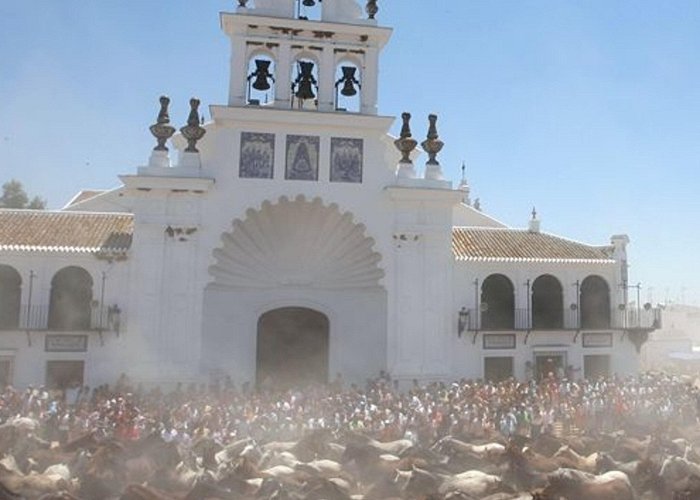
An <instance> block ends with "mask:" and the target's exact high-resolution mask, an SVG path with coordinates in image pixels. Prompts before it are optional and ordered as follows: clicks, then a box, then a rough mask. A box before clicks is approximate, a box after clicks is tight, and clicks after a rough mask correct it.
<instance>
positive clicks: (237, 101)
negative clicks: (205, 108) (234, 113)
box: [228, 35, 248, 106]
mask: <svg viewBox="0 0 700 500" xmlns="http://www.w3.org/2000/svg"><path fill="white" fill-rule="evenodd" d="M246 58H247V54H246V42H245V39H244V38H243V37H241V36H238V35H234V36H232V37H231V77H230V78H231V79H230V83H229V94H228V104H229V106H245V105H246V87H247V81H246V78H247V77H248V61H247V60H246Z"/></svg>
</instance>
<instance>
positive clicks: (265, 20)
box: [221, 0, 391, 115]
mask: <svg viewBox="0 0 700 500" xmlns="http://www.w3.org/2000/svg"><path fill="white" fill-rule="evenodd" d="M237 1H238V7H237V9H236V12H235V13H222V14H221V26H222V29H223V30H224V32H225V33H226V34H227V35H228V37H229V38H230V40H231V77H230V84H229V99H228V105H229V106H230V107H271V108H275V109H292V110H307V111H318V112H325V113H335V112H345V113H347V112H353V113H358V114H364V115H376V114H377V93H378V92H377V90H378V89H377V84H378V71H379V52H380V51H381V50H382V48H383V47H384V45H385V44H386V43H387V42H388V40H389V38H390V36H391V29H389V28H384V27H379V26H378V25H377V21H376V19H375V16H376V14H377V12H378V7H377V1H376V0H369V1H367V2H366V5H365V8H364V9H363V8H362V7H361V6H360V4H359V3H358V0H254V1H253V0H237Z"/></svg>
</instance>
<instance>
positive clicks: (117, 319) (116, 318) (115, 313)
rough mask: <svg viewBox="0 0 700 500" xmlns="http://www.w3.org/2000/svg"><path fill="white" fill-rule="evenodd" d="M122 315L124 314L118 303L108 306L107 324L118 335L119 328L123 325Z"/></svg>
mask: <svg viewBox="0 0 700 500" xmlns="http://www.w3.org/2000/svg"><path fill="white" fill-rule="evenodd" d="M121 315H122V310H121V309H120V308H119V306H118V305H117V304H114V305H112V306H109V307H108V308H107V324H108V325H109V327H110V329H111V330H112V331H113V332H114V333H116V334H117V337H119V328H120V326H121Z"/></svg>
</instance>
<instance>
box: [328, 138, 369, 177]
mask: <svg viewBox="0 0 700 500" xmlns="http://www.w3.org/2000/svg"><path fill="white" fill-rule="evenodd" d="M362 155H363V141H362V139H345V138H342V137H333V138H331V182H355V183H361V182H362Z"/></svg>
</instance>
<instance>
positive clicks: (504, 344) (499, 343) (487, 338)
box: [483, 333, 515, 349]
mask: <svg viewBox="0 0 700 500" xmlns="http://www.w3.org/2000/svg"><path fill="white" fill-rule="evenodd" d="M483 338H484V349H515V334H514V333H488V334H485V335H484V337H483Z"/></svg>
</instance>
